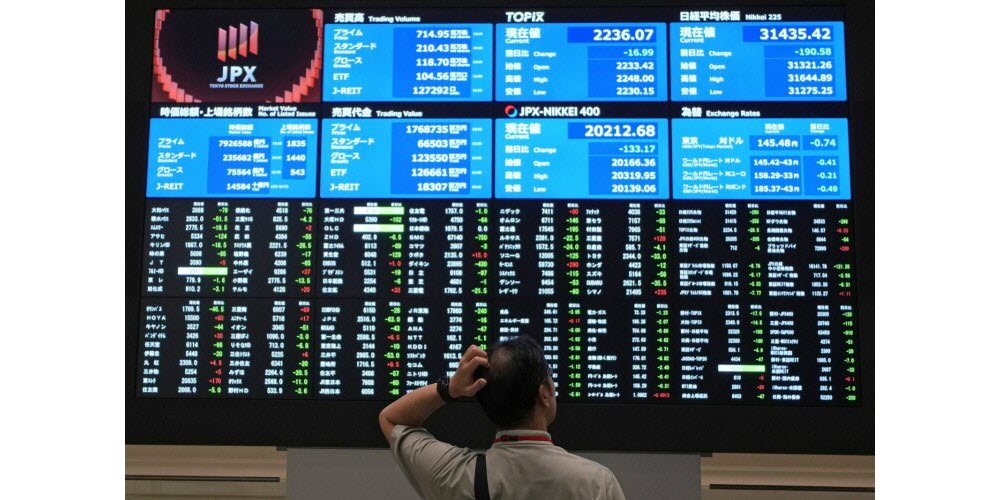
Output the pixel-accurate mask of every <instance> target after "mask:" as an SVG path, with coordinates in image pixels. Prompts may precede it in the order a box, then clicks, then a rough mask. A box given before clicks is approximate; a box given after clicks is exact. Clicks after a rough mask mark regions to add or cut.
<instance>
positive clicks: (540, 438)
mask: <svg viewBox="0 0 1000 500" xmlns="http://www.w3.org/2000/svg"><path fill="white" fill-rule="evenodd" d="M505 436H516V437H527V438H536V439H526V440H524V441H518V440H514V439H511V438H510V437H505ZM494 443H504V444H512V443H541V444H549V445H551V444H552V435H551V434H549V433H548V432H545V431H537V430H534V429H508V430H503V431H497V434H496V437H495V439H494Z"/></svg>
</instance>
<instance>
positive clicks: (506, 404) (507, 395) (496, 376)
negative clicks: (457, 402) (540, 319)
mask: <svg viewBox="0 0 1000 500" xmlns="http://www.w3.org/2000/svg"><path fill="white" fill-rule="evenodd" d="M487 355H488V356H489V360H490V366H489V368H486V367H480V368H479V369H477V370H476V374H475V376H476V378H479V377H482V378H484V379H486V387H483V389H482V390H480V391H479V392H477V393H476V400H478V401H479V404H480V405H482V407H483V411H485V412H486V416H487V417H489V418H490V420H492V421H493V423H495V424H497V426H499V427H500V428H503V429H510V428H513V427H517V426H519V425H522V424H524V423H525V422H526V421H527V420H528V418H529V417H530V415H531V410H532V408H534V406H535V397H536V396H537V395H538V386H540V385H541V384H542V383H543V382H545V380H546V379H547V378H548V377H549V365H548V364H547V363H546V362H545V356H544V355H543V354H542V348H541V346H539V345H538V342H535V339H533V338H531V337H529V336H527V335H521V336H520V337H516V338H513V339H510V340H507V341H504V342H500V343H498V344H495V345H494V346H493V347H491V348H490V349H489V350H487Z"/></svg>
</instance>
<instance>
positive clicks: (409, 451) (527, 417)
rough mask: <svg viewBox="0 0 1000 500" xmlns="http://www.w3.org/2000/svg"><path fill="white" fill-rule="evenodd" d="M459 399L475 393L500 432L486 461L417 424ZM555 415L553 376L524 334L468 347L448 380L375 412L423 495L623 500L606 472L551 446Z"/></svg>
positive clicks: (531, 341) (535, 344)
mask: <svg viewBox="0 0 1000 500" xmlns="http://www.w3.org/2000/svg"><path fill="white" fill-rule="evenodd" d="M463 396H475V397H476V399H477V400H478V401H479V403H480V405H481V406H482V407H483V410H484V411H485V412H486V415H487V416H488V417H489V418H490V420H492V421H493V422H494V423H495V424H496V425H497V427H498V429H499V430H498V431H497V434H496V439H495V440H494V441H493V446H492V447H491V448H490V449H489V450H487V451H486V453H485V459H484V460H483V459H478V460H477V453H475V452H473V451H471V450H469V449H468V448H459V447H457V446H452V445H450V444H447V443H444V442H442V441H438V440H437V439H435V438H434V436H432V435H431V434H430V433H429V432H427V431H426V430H425V429H423V428H421V427H419V426H421V425H423V423H424V421H425V420H426V419H427V418H428V417H429V416H430V415H431V414H432V413H434V411H435V410H437V409H438V408H440V407H441V406H442V405H444V404H445V403H446V402H450V401H453V400H454V399H456V398H459V397H463ZM555 418H556V398H555V383H554V382H553V380H552V372H551V370H550V369H549V367H548V364H547V363H546V362H545V357H544V356H543V354H542V349H541V347H539V345H538V343H537V342H535V341H534V340H533V339H532V338H531V337H528V336H527V335H522V336H520V337H517V338H515V339H512V340H508V341H506V342H500V343H499V344H497V345H495V346H493V347H492V348H491V349H490V351H489V353H487V352H486V351H483V350H482V349H480V348H479V347H478V346H475V345H472V346H469V348H468V349H467V350H466V351H465V354H464V355H463V356H462V360H461V361H460V362H459V365H458V369H457V370H456V371H455V373H454V374H453V375H452V376H451V378H450V379H449V378H442V379H441V380H440V381H439V382H438V383H437V384H431V385H428V386H426V387H422V388H420V389H417V390H415V391H413V392H410V393H409V394H407V395H405V396H403V397H401V398H399V399H398V400H396V401H395V402H393V403H392V404H390V405H389V406H387V407H386V408H385V409H384V410H382V413H381V414H379V425H380V426H381V427H382V432H383V433H384V434H385V438H386V439H388V440H389V448H390V449H391V450H392V454H393V456H394V457H395V458H396V462H397V463H398V464H399V466H400V468H402V469H403V473H404V474H405V475H406V479H407V480H409V481H410V484H412V485H413V487H414V488H415V489H416V490H417V491H418V492H419V493H420V494H421V496H423V497H425V498H476V499H479V498H493V499H496V500H501V499H510V498H524V499H536V498H545V499H577V498H587V499H591V498H592V499H619V498H625V496H624V494H623V493H622V490H621V487H620V486H619V485H618V480H617V479H616V478H615V476H614V474H612V473H611V471H610V470H608V469H607V468H606V467H604V466H603V465H600V464H598V463H596V462H592V461H590V460H587V459H585V458H582V457H578V456H576V455H573V454H571V453H569V452H567V451H566V450H564V449H562V448H560V447H558V446H555V445H553V444H552V437H551V436H550V435H549V433H548V432H546V430H547V429H548V426H549V424H551V423H552V421H553V420H555ZM478 462H485V467H484V466H483V465H482V464H480V463H478ZM477 467H479V469H480V473H479V474H478V475H477ZM483 469H485V470H483ZM484 472H485V474H484ZM483 479H485V481H483Z"/></svg>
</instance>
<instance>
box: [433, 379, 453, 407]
mask: <svg viewBox="0 0 1000 500" xmlns="http://www.w3.org/2000/svg"><path fill="white" fill-rule="evenodd" d="M449 382H451V378H449V377H447V376H444V377H441V378H439V379H438V382H437V386H438V396H441V399H443V400H444V402H445V403H451V402H452V401H454V400H455V398H453V397H451V393H449V392H448V383H449Z"/></svg>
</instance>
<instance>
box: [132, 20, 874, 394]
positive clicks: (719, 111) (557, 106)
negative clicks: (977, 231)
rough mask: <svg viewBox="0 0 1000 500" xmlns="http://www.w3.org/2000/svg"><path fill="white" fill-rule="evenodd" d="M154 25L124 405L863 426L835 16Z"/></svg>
mask: <svg viewBox="0 0 1000 500" xmlns="http://www.w3.org/2000/svg"><path fill="white" fill-rule="evenodd" d="M149 23H152V24H154V27H153V29H154V35H153V54H152V89H151V90H152V93H151V95H150V110H149V116H150V119H149V121H148V130H149V135H148V153H147V155H146V163H145V165H130V166H129V168H133V169H141V170H144V172H145V181H144V184H143V186H144V189H145V193H144V194H145V198H144V200H145V201H144V213H143V215H142V217H143V218H144V219H143V230H144V233H143V240H142V243H141V248H142V250H141V252H142V254H141V262H142V264H141V273H140V274H141V278H140V277H139V276H137V278H139V279H141V286H140V297H139V317H137V318H134V321H135V322H137V324H138V336H139V341H138V350H137V352H135V353H129V356H135V359H134V363H135V366H136V378H135V396H136V397H137V398H140V399H151V398H161V399H162V398H172V399H183V398H198V399H248V400H319V401H324V400H329V401H338V400H341V401H364V400H371V401H389V400H392V399H395V398H397V397H399V396H401V395H403V394H405V393H406V392H407V391H411V390H413V389H416V388H418V387H421V386H424V385H426V384H428V383H429V382H431V381H433V380H435V379H437V378H438V377H439V376H441V375H444V374H447V373H450V372H452V371H453V370H454V369H455V367H456V366H457V363H458V360H459V358H460V356H461V354H462V352H463V351H464V349H465V348H466V347H467V346H469V345H470V344H478V345H480V346H482V347H488V346H489V345H491V344H492V343H494V342H496V341H499V340H502V339H505V338H509V337H512V336H517V335H522V334H528V335H531V336H533V337H534V338H536V339H537V340H538V342H539V344H540V345H541V346H542V347H543V349H544V351H545V355H546V358H547V359H548V362H549V364H550V365H551V367H552V370H553V378H554V380H555V381H556V384H557V388H558V397H559V398H560V401H562V402H574V401H579V402H587V403H595V402H597V403H611V404H627V403H643V404H654V405H715V406H719V405H723V406H726V405H763V406H769V405H770V406H805V407H821V406H858V405H860V404H861V403H860V400H859V395H860V392H861V390H862V387H861V386H860V383H859V373H858V370H859V362H858V359H859V358H858V356H859V353H858V348H859V339H858V330H857V321H858V318H857V316H856V314H857V307H858V304H857V302H858V299H857V280H856V278H857V272H856V268H855V266H856V249H855V228H854V217H855V207H854V201H853V199H852V169H853V167H854V166H853V165H852V164H851V154H850V151H851V144H850V143H849V137H850V135H851V133H850V131H851V127H852V120H851V117H850V113H849V107H848V101H847V96H848V93H847V75H848V72H847V68H846V64H847V62H846V59H845V39H844V38H845V30H844V9H843V8H832V7H822V8H819V7H812V8H809V9H802V8H793V7H788V8H777V9H771V10H767V11H766V13H759V10H747V9H709V10H703V9H684V8H657V9H652V8H614V9H586V10H584V9H569V8H564V9H548V10H544V11H526V10H511V9H456V10H445V9H436V10H431V9H426V10H419V9H408V10H406V11H405V12H404V11H400V10H397V11H392V10H384V9H346V10H336V9H259V10H207V9H199V10H185V9H160V10H156V11H155V19H149Z"/></svg>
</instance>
